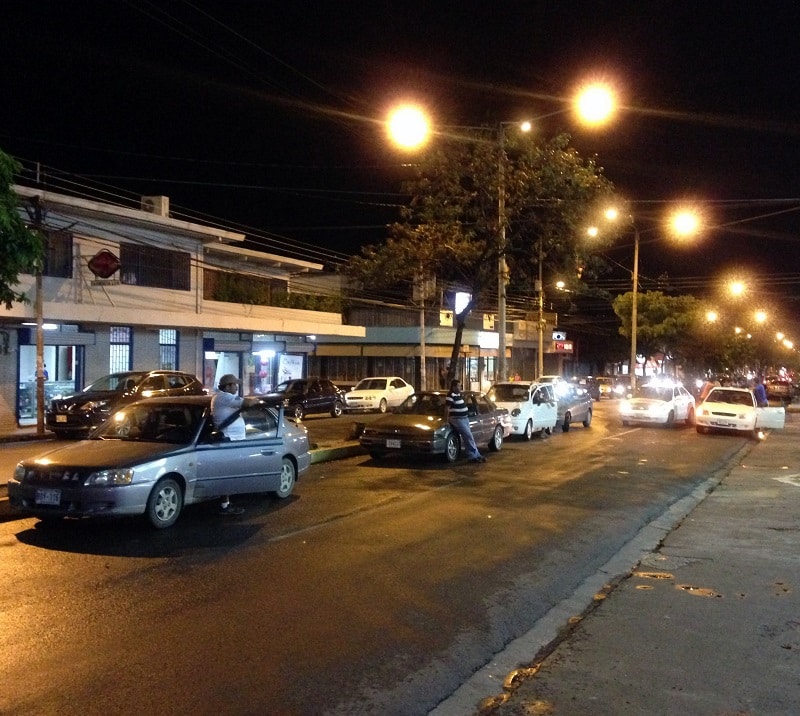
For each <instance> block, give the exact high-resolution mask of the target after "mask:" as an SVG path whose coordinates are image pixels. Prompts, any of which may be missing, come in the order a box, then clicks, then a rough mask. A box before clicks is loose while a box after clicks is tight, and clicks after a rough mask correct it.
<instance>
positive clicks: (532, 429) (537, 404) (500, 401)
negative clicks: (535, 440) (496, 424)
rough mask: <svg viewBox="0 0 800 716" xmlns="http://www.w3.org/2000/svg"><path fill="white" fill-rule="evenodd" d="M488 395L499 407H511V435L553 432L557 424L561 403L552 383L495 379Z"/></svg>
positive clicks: (526, 438)
mask: <svg viewBox="0 0 800 716" xmlns="http://www.w3.org/2000/svg"><path fill="white" fill-rule="evenodd" d="M488 397H489V400H491V401H493V402H494V403H495V404H497V406H498V407H501V408H506V409H507V410H508V414H509V416H510V417H511V434H512V435H518V436H521V437H523V438H525V440H530V439H531V437H533V435H542V434H544V433H551V432H552V431H553V428H554V427H555V426H556V425H557V424H558V405H557V403H556V396H555V391H554V386H553V385H552V384H550V383H542V384H540V383H531V382H525V381H509V382H507V383H495V384H494V385H493V386H492V387H491V388H490V389H489V392H488Z"/></svg>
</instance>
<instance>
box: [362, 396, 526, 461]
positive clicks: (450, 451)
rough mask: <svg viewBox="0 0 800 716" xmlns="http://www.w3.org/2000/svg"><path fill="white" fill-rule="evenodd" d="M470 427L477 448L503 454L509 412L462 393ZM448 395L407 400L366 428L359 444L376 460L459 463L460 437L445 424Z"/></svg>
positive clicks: (482, 398)
mask: <svg viewBox="0 0 800 716" xmlns="http://www.w3.org/2000/svg"><path fill="white" fill-rule="evenodd" d="M463 396H464V400H465V402H466V404H467V408H468V411H469V426H470V428H471V430H472V434H473V436H474V437H475V443H476V445H478V447H481V446H482V445H486V446H488V447H489V449H490V450H494V451H497V450H500V449H501V448H502V447H503V441H504V440H505V438H506V436H507V435H508V434H509V432H510V430H511V427H510V424H509V421H508V412H507V411H506V410H505V409H503V408H500V407H498V406H497V405H495V404H494V403H493V402H492V401H491V400H489V399H488V398H487V397H486V396H485V395H484V394H483V393H477V392H474V391H469V390H465V391H463ZM446 397H447V393H446V392H444V391H423V392H420V393H414V394H413V395H411V396H409V397H408V398H406V400H405V401H404V402H403V404H402V405H400V407H399V408H397V409H396V410H395V411H394V412H392V413H387V414H386V415H383V416H381V417H380V418H378V419H376V420H374V421H372V422H371V423H369V424H368V425H366V426H365V427H364V432H363V433H362V434H361V437H360V438H359V441H360V443H361V446H362V447H363V448H365V449H366V450H367V452H369V454H370V455H371V456H372V457H373V458H374V459H380V458H382V457H385V456H386V455H389V454H397V455H414V454H416V455H441V456H442V457H443V458H444V459H445V461H446V462H454V461H455V460H456V459H458V456H459V453H460V452H461V449H462V445H461V441H460V439H459V436H458V433H456V432H455V430H453V428H452V427H451V426H450V425H449V424H448V423H446V422H445V420H444V408H445V398H446Z"/></svg>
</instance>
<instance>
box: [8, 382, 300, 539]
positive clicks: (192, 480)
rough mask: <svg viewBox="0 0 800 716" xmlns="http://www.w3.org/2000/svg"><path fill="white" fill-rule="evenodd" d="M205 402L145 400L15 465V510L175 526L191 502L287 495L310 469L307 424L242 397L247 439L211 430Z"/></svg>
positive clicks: (11, 492) (11, 485) (208, 405)
mask: <svg viewBox="0 0 800 716" xmlns="http://www.w3.org/2000/svg"><path fill="white" fill-rule="evenodd" d="M211 400H212V399H211V396H207V395H201V396H187V397H176V398H149V399H146V400H140V401H138V402H135V403H131V404H129V405H126V406H124V407H122V408H120V409H119V410H117V411H116V412H115V413H114V414H113V415H112V416H111V418H110V419H109V420H107V421H106V422H105V423H104V424H103V425H102V426H101V427H100V428H99V429H98V430H97V431H95V432H94V433H93V434H92V436H91V437H90V438H89V439H87V440H82V441H80V442H76V443H72V444H68V445H62V446H61V447H58V448H56V449H54V450H50V451H49V452H46V453H44V454H41V455H39V456H37V457H34V458H29V459H27V460H23V461H22V462H20V463H19V464H18V465H17V467H16V469H15V471H14V477H13V478H12V479H11V480H10V481H9V483H8V497H9V502H10V505H11V507H12V509H15V510H18V511H21V512H24V513H26V514H31V515H35V516H37V517H39V518H41V519H55V518H64V517H119V516H123V515H145V516H146V518H147V519H148V520H149V521H150V523H151V524H152V525H153V526H154V527H157V528H165V527H170V526H172V525H173V524H174V523H175V521H176V520H177V519H178V517H179V516H180V514H181V511H182V510H183V508H184V507H185V506H187V505H191V504H194V503H196V502H201V501H203V500H210V499H213V498H216V497H220V496H222V495H234V494H241V493H260V492H271V493H274V494H275V495H276V496H277V497H279V498H285V497H288V496H289V495H291V493H292V491H293V489H294V485H295V482H296V480H297V478H298V476H299V475H301V474H302V473H304V472H305V471H306V470H307V469H308V466H309V465H310V463H311V456H310V454H309V449H310V444H309V439H308V432H307V429H306V427H305V426H303V425H295V424H293V423H290V422H288V421H286V420H285V419H284V415H283V408H282V407H281V406H274V405H269V404H268V403H267V402H265V401H260V400H251V399H245V404H244V407H243V408H242V411H241V415H242V417H243V418H244V421H245V424H246V437H245V439H244V440H235V441H230V440H229V439H228V438H227V437H225V435H223V433H221V432H219V431H218V430H217V429H216V426H215V425H214V422H213V419H212V415H211Z"/></svg>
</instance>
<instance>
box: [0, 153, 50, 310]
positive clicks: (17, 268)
mask: <svg viewBox="0 0 800 716" xmlns="http://www.w3.org/2000/svg"><path fill="white" fill-rule="evenodd" d="M19 169H20V167H19V165H18V164H17V163H16V162H15V161H14V160H13V159H12V158H11V157H9V156H8V155H7V154H5V153H4V152H3V151H2V150H0V302H2V303H3V304H5V307H6V308H7V309H10V308H11V307H12V305H13V304H14V303H15V302H17V303H27V302H28V298H27V296H26V295H25V294H24V293H22V292H20V291H18V290H17V289H16V286H17V284H18V283H19V275H20V274H33V273H36V272H38V271H40V270H41V266H42V255H43V241H42V238H41V236H40V235H39V234H38V233H36V232H34V231H31V230H30V229H28V228H27V227H26V226H25V222H24V221H23V220H22V217H21V216H20V215H19V213H18V212H17V196H16V194H15V193H14V191H13V189H12V188H11V185H12V183H13V179H14V174H15V172H18V171H19Z"/></svg>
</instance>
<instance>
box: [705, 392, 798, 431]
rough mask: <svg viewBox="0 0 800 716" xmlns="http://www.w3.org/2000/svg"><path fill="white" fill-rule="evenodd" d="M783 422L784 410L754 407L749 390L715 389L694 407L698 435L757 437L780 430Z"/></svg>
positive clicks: (753, 397) (754, 401)
mask: <svg viewBox="0 0 800 716" xmlns="http://www.w3.org/2000/svg"><path fill="white" fill-rule="evenodd" d="M785 421H786V410H785V409H784V408H783V407H771V408H759V407H757V405H756V399H755V396H754V395H753V391H752V390H749V389H748V388H733V387H715V388H712V389H711V391H710V392H709V393H708V395H707V396H706V399H705V400H704V401H703V402H702V403H700V405H699V406H698V408H697V416H696V417H695V429H696V430H697V432H698V433H711V432H735V433H746V434H749V435H751V436H752V437H755V438H758V437H760V433H761V431H762V430H768V429H781V428H783V426H784V423H785Z"/></svg>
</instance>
